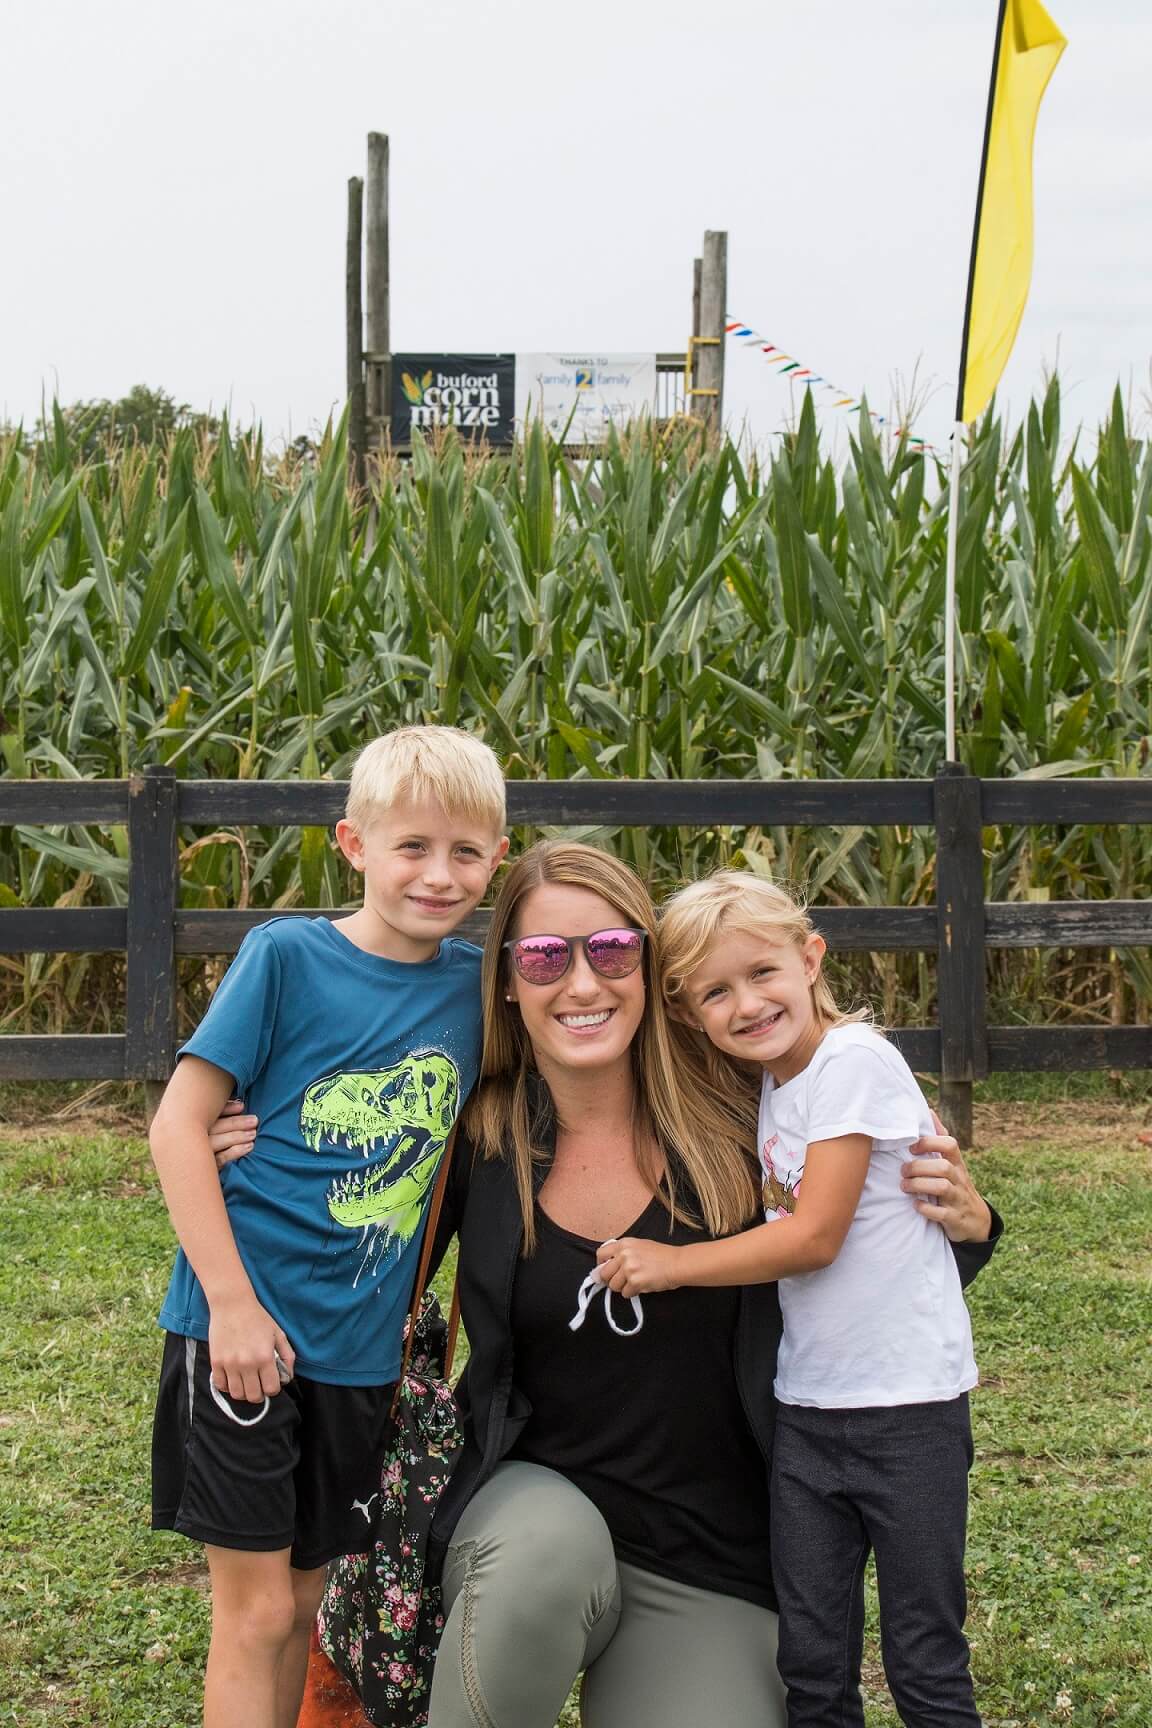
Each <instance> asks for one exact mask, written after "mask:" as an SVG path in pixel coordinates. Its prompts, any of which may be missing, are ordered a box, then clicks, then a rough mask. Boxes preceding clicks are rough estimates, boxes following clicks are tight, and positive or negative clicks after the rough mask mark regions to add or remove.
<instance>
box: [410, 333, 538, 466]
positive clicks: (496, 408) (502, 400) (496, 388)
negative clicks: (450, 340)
mask: <svg viewBox="0 0 1152 1728" xmlns="http://www.w3.org/2000/svg"><path fill="white" fill-rule="evenodd" d="M515 392H516V357H515V355H514V354H394V355H393V356H392V442H393V444H396V445H400V446H405V445H408V444H410V443H411V442H412V434H413V432H425V433H427V432H434V431H435V430H436V428H437V427H440V426H455V427H456V428H457V430H458V431H459V432H460V434H461V436H462V437H463V438H464V439H465V440H466V441H467V440H472V439H475V440H477V441H479V440H480V439H483V440H485V441H486V442H487V443H489V444H511V442H512V437H513V432H514V421H513V413H514V405H515Z"/></svg>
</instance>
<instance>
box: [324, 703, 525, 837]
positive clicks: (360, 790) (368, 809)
mask: <svg viewBox="0 0 1152 1728" xmlns="http://www.w3.org/2000/svg"><path fill="white" fill-rule="evenodd" d="M430 800H435V802H436V803H437V804H439V805H440V807H441V809H442V810H443V811H444V812H445V813H446V814H447V815H449V816H462V817H463V818H464V819H465V820H466V821H469V822H477V823H483V825H484V827H485V828H486V829H488V830H490V831H491V832H492V833H493V834H497V835H500V834H503V832H504V825H505V804H504V775H503V773H502V772H501V769H500V763H499V762H498V760H497V758H496V756H495V754H494V752H493V751H491V750H490V749H489V748H488V746H487V744H483V743H481V741H480V739H479V738H473V737H472V735H471V734H470V733H468V732H462V731H461V730H460V728H459V727H458V726H401V727H400V728H399V730H398V731H396V732H386V733H385V734H384V736H383V738H374V739H373V740H372V742H371V744H366V745H365V746H364V748H363V750H361V752H360V754H359V756H357V758H356V761H355V764H354V766H353V769H352V779H351V781H350V783H349V786H348V802H347V804H346V805H345V808H344V816H345V820H346V821H348V822H350V823H351V824H352V826H353V828H355V830H356V832H357V833H358V834H360V835H363V834H364V833H365V832H366V830H367V829H368V828H369V827H370V826H371V823H372V820H373V818H374V817H376V816H382V815H383V814H384V813H385V812H386V811H388V810H390V809H391V808H392V806H393V805H395V804H399V803H410V804H425V803H428V802H429V801H430Z"/></svg>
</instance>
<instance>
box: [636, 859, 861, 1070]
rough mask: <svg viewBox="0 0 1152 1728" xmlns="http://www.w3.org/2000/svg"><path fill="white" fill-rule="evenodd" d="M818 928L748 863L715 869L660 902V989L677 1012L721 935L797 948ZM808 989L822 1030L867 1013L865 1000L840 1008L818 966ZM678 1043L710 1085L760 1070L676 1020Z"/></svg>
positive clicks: (801, 908)
mask: <svg viewBox="0 0 1152 1728" xmlns="http://www.w3.org/2000/svg"><path fill="white" fill-rule="evenodd" d="M816 934H817V931H816V928H815V926H814V924H813V923H812V920H811V918H810V917H809V916H808V909H807V907H806V906H805V905H804V904H803V903H802V902H801V901H799V900H795V899H793V897H792V896H791V894H788V893H787V892H786V891H785V890H784V889H783V888H780V887H778V886H777V884H776V883H775V882H767V881H765V879H764V878H763V877H762V876H754V875H753V874H752V873H751V871H749V870H717V871H716V872H715V873H714V874H713V875H711V876H706V877H705V878H704V880H703V881H702V882H691V883H689V885H688V887H687V888H681V889H680V890H679V891H678V892H677V893H675V894H673V895H671V896H670V897H669V898H668V899H667V900H666V901H665V902H664V906H663V910H662V915H661V919H660V943H659V950H658V951H659V962H660V963H659V974H660V991H661V994H662V996H663V997H664V999H665V1001H666V1002H667V1003H668V1004H669V1006H670V1007H671V1008H672V1010H673V1012H675V1011H676V1010H677V1008H678V1006H679V998H680V997H681V996H682V994H683V991H684V987H685V985H686V983H687V982H688V979H689V978H691V976H692V974H693V973H694V972H696V971H698V970H699V968H700V966H701V964H702V963H703V961H704V959H705V957H706V956H707V954H708V950H709V949H710V948H711V947H712V945H713V943H715V942H716V941H718V940H719V938H720V937H721V936H731V935H744V936H748V937H751V938H753V939H759V940H761V941H763V940H767V941H770V942H792V943H795V945H796V946H797V947H798V948H802V947H803V946H804V943H805V942H806V941H807V940H808V938H809V936H814V935H816ZM810 989H811V994H812V1011H813V1013H814V1015H815V1017H816V1024H817V1025H818V1026H819V1027H820V1029H821V1031H822V1032H824V1031H827V1030H828V1028H829V1027H830V1026H845V1025H848V1024H849V1023H850V1022H853V1021H857V1020H870V1019H871V1017H872V1016H871V1014H870V1012H869V1010H868V1009H867V1008H860V1009H856V1010H855V1011H854V1012H847V1011H845V1010H844V1009H842V1008H841V1007H840V1005H839V1003H838V1002H837V1001H836V998H835V996H833V994H832V991H831V989H830V988H829V986H828V983H827V981H826V979H825V977H824V974H823V972H817V974H816V977H815V978H814V979H813V980H812V984H811V986H810ZM677 1046H678V1049H679V1051H680V1053H681V1057H682V1059H683V1060H685V1061H686V1062H687V1063H688V1065H689V1066H690V1067H695V1068H696V1069H697V1070H698V1072H699V1073H701V1074H703V1075H707V1076H708V1077H709V1079H710V1081H711V1083H712V1084H713V1085H722V1084H723V1083H724V1079H725V1077H727V1079H728V1082H729V1084H735V1085H737V1086H745V1087H747V1086H749V1085H751V1084H753V1083H754V1082H755V1083H757V1084H758V1081H759V1071H758V1070H756V1071H755V1073H754V1072H753V1070H752V1069H751V1068H749V1066H748V1065H747V1064H744V1063H738V1062H737V1061H736V1059H735V1058H734V1057H731V1056H728V1055H727V1054H726V1053H725V1052H724V1051H721V1050H717V1049H716V1047H715V1045H714V1044H712V1043H711V1041H708V1040H704V1041H702V1040H701V1039H700V1037H699V1034H697V1035H696V1036H695V1037H693V1036H692V1035H691V1034H690V1033H689V1032H688V1031H687V1029H686V1028H685V1027H684V1026H683V1025H682V1024H681V1025H680V1026H679V1027H678V1029H677Z"/></svg>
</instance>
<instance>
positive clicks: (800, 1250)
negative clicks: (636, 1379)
mask: <svg viewBox="0 0 1152 1728" xmlns="http://www.w3.org/2000/svg"><path fill="white" fill-rule="evenodd" d="M871 1152H872V1141H871V1138H870V1136H869V1135H867V1134H842V1135H839V1136H838V1137H837V1138H836V1139H835V1140H816V1141H813V1143H812V1144H811V1145H810V1146H809V1147H808V1150H807V1152H806V1153H805V1155H804V1179H803V1181H802V1182H801V1184H800V1190H799V1193H798V1194H797V1196H796V1210H795V1212H794V1213H793V1214H792V1215H791V1216H790V1217H788V1218H777V1219H775V1220H774V1221H773V1222H772V1223H771V1224H761V1225H759V1226H757V1228H756V1229H754V1230H745V1231H742V1232H741V1234H740V1235H738V1236H728V1237H726V1238H725V1239H724V1240H723V1241H722V1242H693V1243H691V1244H689V1245H688V1246H687V1247H684V1248H674V1247H671V1246H669V1245H666V1244H664V1243H661V1242H643V1241H639V1240H637V1239H635V1238H630V1237H629V1238H626V1239H625V1240H624V1241H621V1242H605V1244H604V1245H603V1247H602V1248H601V1249H600V1251H599V1253H598V1254H597V1256H596V1258H597V1260H598V1262H599V1264H600V1266H601V1267H602V1268H603V1269H604V1270H603V1277H604V1282H605V1283H607V1284H610V1285H611V1287H612V1289H613V1290H617V1291H619V1293H620V1294H621V1295H622V1296H639V1295H641V1294H642V1293H643V1292H644V1291H646V1290H675V1289H678V1288H679V1287H680V1286H681V1285H683V1284H767V1283H770V1282H771V1281H772V1280H774V1279H776V1278H790V1277H793V1276H795V1275H796V1274H797V1273H799V1272H816V1271H818V1270H819V1269H820V1267H822V1266H830V1265H831V1264H832V1261H833V1260H835V1258H836V1256H837V1254H839V1252H840V1249H841V1248H842V1247H843V1244H844V1238H845V1236H847V1234H848V1229H849V1226H850V1225H851V1223H852V1219H853V1218H854V1217H855V1214H856V1207H857V1206H858V1205H859V1203H860V1195H861V1192H862V1191H863V1188H864V1178H865V1176H866V1175H867V1174H868V1159H869V1157H870V1155H871Z"/></svg>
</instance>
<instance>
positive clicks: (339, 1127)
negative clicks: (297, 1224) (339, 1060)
mask: <svg viewBox="0 0 1152 1728" xmlns="http://www.w3.org/2000/svg"><path fill="white" fill-rule="evenodd" d="M459 1103H460V1076H459V1073H458V1071H457V1068H456V1064H455V1062H453V1060H452V1058H451V1057H450V1056H448V1055H446V1054H445V1053H444V1052H443V1051H442V1050H422V1051H421V1052H420V1053H419V1054H418V1055H414V1056H406V1057H405V1058H404V1060H403V1061H401V1062H396V1063H394V1064H393V1065H392V1066H391V1067H390V1068H375V1069H369V1070H366V1071H365V1070H352V1071H350V1072H345V1073H338V1074H329V1075H327V1076H326V1077H325V1078H324V1079H323V1080H315V1081H313V1083H312V1085H311V1086H309V1087H308V1089H307V1090H306V1092H305V1093H304V1099H303V1102H302V1104H301V1108H300V1132H301V1134H302V1135H303V1137H304V1141H305V1144H306V1145H308V1146H310V1147H311V1148H312V1150H313V1152H319V1151H320V1149H321V1148H322V1147H323V1148H325V1149H330V1148H331V1149H335V1148H339V1147H340V1146H346V1147H347V1148H348V1149H349V1151H358V1152H359V1153H360V1154H361V1156H362V1157H363V1158H365V1159H372V1160H373V1162H372V1164H371V1165H370V1166H369V1168H368V1169H366V1170H355V1169H353V1170H349V1171H348V1172H347V1173H346V1175H344V1176H339V1177H337V1178H336V1179H335V1181H333V1183H332V1185H331V1187H330V1188H329V1190H328V1211H329V1213H330V1214H331V1216H332V1217H333V1218H334V1219H335V1221H336V1223H337V1224H341V1225H343V1226H344V1228H345V1229H346V1230H359V1231H361V1232H362V1235H361V1242H362V1243H363V1245H364V1254H363V1257H362V1259H361V1261H360V1265H359V1267H358V1269H357V1272H356V1277H355V1278H354V1280H353V1285H356V1284H358V1283H359V1282H360V1279H361V1277H362V1276H363V1274H364V1273H365V1271H367V1270H369V1269H371V1271H372V1272H373V1273H376V1272H379V1271H380V1270H381V1269H382V1267H384V1266H386V1265H389V1264H391V1262H392V1261H393V1260H395V1259H396V1258H397V1256H398V1255H399V1254H400V1252H401V1251H402V1249H403V1248H404V1247H405V1245H406V1244H407V1243H409V1242H410V1241H411V1240H412V1238H413V1236H414V1235H415V1234H416V1231H417V1229H418V1228H419V1225H420V1219H421V1217H422V1216H423V1212H424V1200H425V1196H426V1195H427V1193H428V1188H429V1186H430V1184H431V1182H432V1179H433V1177H434V1176H435V1174H436V1170H437V1168H438V1166H439V1163H440V1157H441V1154H442V1153H443V1151H444V1143H445V1141H446V1140H447V1138H448V1134H449V1132H450V1130H451V1128H452V1124H453V1123H454V1122H455V1120H456V1113H457V1110H458V1108H459Z"/></svg>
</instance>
